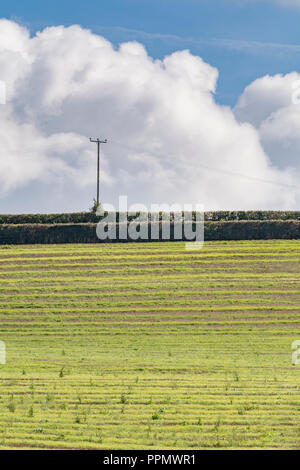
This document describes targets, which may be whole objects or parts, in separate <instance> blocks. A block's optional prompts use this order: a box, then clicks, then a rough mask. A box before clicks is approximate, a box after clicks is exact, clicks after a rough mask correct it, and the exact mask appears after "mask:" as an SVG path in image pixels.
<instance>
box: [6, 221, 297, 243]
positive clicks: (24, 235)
mask: <svg viewBox="0 0 300 470" xmlns="http://www.w3.org/2000/svg"><path fill="white" fill-rule="evenodd" d="M171 238H172V230H171ZM262 239H265V240H266V239H300V221H299V220H293V221H239V222H238V221H220V222H206V223H205V240H207V241H209V240H262ZM121 241H123V240H121ZM126 241H131V240H126ZM149 241H151V240H149ZM153 241H156V240H153ZM108 242H109V240H108ZM116 242H118V240H116ZM45 243H49V244H52V243H54V244H59V243H99V240H98V238H97V236H96V224H21V225H15V224H11V225H0V245H15V244H45Z"/></svg>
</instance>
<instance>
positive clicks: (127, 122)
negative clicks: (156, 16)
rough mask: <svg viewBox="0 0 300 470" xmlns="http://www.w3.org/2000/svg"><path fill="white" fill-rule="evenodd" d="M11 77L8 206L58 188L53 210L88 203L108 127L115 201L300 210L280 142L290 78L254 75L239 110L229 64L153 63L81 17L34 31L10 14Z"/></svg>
mask: <svg viewBox="0 0 300 470" xmlns="http://www.w3.org/2000/svg"><path fill="white" fill-rule="evenodd" d="M0 74H1V77H0V78H1V79H2V80H5V82H6V84H7V94H8V96H7V98H8V101H7V105H1V106H0V141H1V148H0V184H1V191H0V196H1V199H0V209H1V212H3V211H4V210H5V208H6V207H8V208H12V209H14V207H16V210H17V206H16V204H18V210H22V211H29V210H31V209H32V210H33V209H36V207H37V187H39V188H42V187H43V188H45V187H46V188H47V191H46V195H45V193H44V192H43V191H42V190H41V191H40V193H39V194H40V199H39V200H38V203H39V206H38V207H39V208H40V209H39V210H41V211H47V210H53V209H56V210H79V209H87V207H88V205H90V203H91V198H92V196H93V195H94V192H95V191H94V187H95V184H94V183H95V164H96V162H95V160H96V155H95V151H96V148H95V146H92V144H90V143H89V140H88V138H89V137H90V136H98V135H99V136H100V137H103V138H105V137H106V138H108V140H109V142H108V144H107V145H106V146H103V154H102V155H103V159H102V168H101V170H102V173H101V181H102V182H101V193H102V200H103V201H104V202H107V203H109V202H112V203H114V202H116V200H117V198H118V196H119V195H124V194H125V195H128V196H129V202H140V203H147V204H150V203H151V202H153V203H158V202H164V203H172V202H173V203H175V202H179V203H190V202H192V203H196V202H197V203H202V204H204V205H205V207H206V209H226V208H227V209H239V208H242V209H256V208H278V209H280V208H293V207H296V204H297V189H296V188H295V187H294V186H296V185H297V181H298V177H297V172H295V171H294V170H293V169H291V168H290V167H291V165H290V162H289V157H288V156H287V152H286V151H285V152H284V153H283V154H282V157H281V160H280V158H279V156H278V142H277V143H276V139H277V141H278V140H280V143H281V144H282V145H283V142H285V144H284V145H286V144H287V143H289V142H292V139H293V138H295V135H294V132H296V127H297V123H296V121H297V118H296V117H295V116H294V114H295V113H296V114H297V113H298V111H299V110H298V108H297V107H296V106H294V108H292V107H291V105H290V104H287V103H288V100H289V91H288V86H289V85H284V86H282V85H281V79H280V80H279V82H280V83H279V82H278V79H277V78H276V77H275V78H274V77H273V78H272V77H265V78H264V79H262V83H263V85H261V84H260V82H254V83H253V84H252V85H251V86H250V87H249V88H248V89H247V90H245V93H244V95H243V96H242V97H241V99H240V102H239V103H238V105H237V107H236V109H235V110H234V112H233V110H232V109H230V108H229V107H225V106H220V105H219V104H217V103H216V101H215V99H214V93H215V91H216V87H217V80H218V70H217V69H216V68H214V67H212V66H210V65H209V64H207V63H205V62H204V61H203V60H202V59H201V58H200V57H197V56H193V55H192V54H190V52H189V51H179V52H176V53H174V54H172V55H170V56H167V57H165V59H164V60H162V61H161V60H153V59H152V58H151V57H149V55H148V54H147V52H146V50H145V48H144V47H143V45H141V44H139V43H137V42H130V43H124V44H121V45H120V46H119V47H118V48H117V49H116V48H114V47H113V45H112V44H111V43H110V42H109V41H107V40H106V39H105V38H103V37H101V36H99V35H96V34H93V33H92V32H90V31H89V30H86V29H83V28H81V27H80V26H76V25H74V26H71V27H63V26H60V27H51V28H46V29H45V30H43V31H42V32H40V33H38V34H36V35H35V36H34V37H30V35H29V33H28V31H27V30H26V28H23V27H21V26H19V25H17V24H16V23H14V22H11V21H8V20H1V21H0ZM295 78H296V75H293V76H292V77H290V78H285V80H286V81H289V83H290V82H291V81H293V80H294V79H295ZM251 87H252V88H251ZM274 97H275V98H274ZM274 99H275V102H274ZM286 107H287V108H288V109H287V110H286V113H287V114H288V116H286V115H284V111H283V110H284V109H285V108H286ZM258 108H259V109H258ZM296 108H297V109H296ZM276 113H278V114H277V115H276ZM280 113H281V114H280ZM274 116H276V119H277V122H276V119H275V118H274ZM293 116H294V117H293ZM272 119H275V120H273V121H272ZM281 122H284V123H285V125H286V130H285V132H283V130H282V129H281V130H282V133H281V134H280V135H279V134H278V132H277V131H276V126H279V127H280V123H281ZM291 124H293V125H294V131H293V129H292V128H290V127H289V126H291ZM274 139H275V140H274ZM262 140H263V142H262ZM270 142H271V144H270ZM273 142H275V144H274V145H273ZM293 145H294V143H293ZM295 145H296V144H295ZM297 145H298V144H297ZM274 149H275V150H274ZM269 150H270V151H269ZM273 151H274V155H273V153H272V152H273ZM293 151H294V150H293ZM279 160H280V161H279ZM272 182H274V183H276V184H272ZM8 201H10V202H9V203H8ZM11 201H17V203H15V206H14V205H13V203H12V202H11Z"/></svg>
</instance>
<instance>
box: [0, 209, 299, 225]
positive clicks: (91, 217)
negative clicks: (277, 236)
mask: <svg viewBox="0 0 300 470" xmlns="http://www.w3.org/2000/svg"><path fill="white" fill-rule="evenodd" d="M117 216H118V214H117ZM175 216H176V217H178V216H180V214H176V215H175ZM190 216H192V217H193V220H195V213H190V214H185V218H187V217H190ZM205 220H207V221H221V220H300V212H295V211H294V212H293V211H248V212H247V211H219V212H206V213H205ZM98 221H99V217H97V216H96V215H95V214H94V213H92V212H74V213H70V214H27V215H26V214H19V215H0V225H1V224H18V225H19V224H87V223H97V222H98Z"/></svg>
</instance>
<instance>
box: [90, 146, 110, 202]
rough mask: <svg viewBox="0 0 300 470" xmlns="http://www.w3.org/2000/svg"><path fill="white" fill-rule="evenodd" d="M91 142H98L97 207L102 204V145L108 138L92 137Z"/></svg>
mask: <svg viewBox="0 0 300 470" xmlns="http://www.w3.org/2000/svg"><path fill="white" fill-rule="evenodd" d="M90 142H92V143H95V144H97V209H98V207H99V205H100V146H101V144H107V139H105V140H101V139H99V138H98V137H97V138H93V137H91V138H90Z"/></svg>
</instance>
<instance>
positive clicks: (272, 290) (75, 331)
mask: <svg viewBox="0 0 300 470" xmlns="http://www.w3.org/2000/svg"><path fill="white" fill-rule="evenodd" d="M299 306H300V241H281V240H278V241H256V242H212V243H206V244H205V247H204V249H203V250H201V251H199V252H198V251H196V252H188V251H185V249H184V243H143V244H142V243H136V244H134V243H129V244H95V245H56V246H55V245H51V246H37V245H36V246H18V247H9V246H7V247H5V246H4V247H0V315H1V326H0V340H2V341H5V343H6V348H7V364H6V365H0V449H6V448H9V449H13V448H18V449H19V448H37V449H38V448H41V449H48V448H49V449H68V448H72V449H74V448H76V449H79V448H86V449H130V450H132V449H206V448H208V449H210V448H227V449H230V448H233V449H238V448H243V449H247V448H267V449H276V448H284V449H299V448H300V419H299V418H300V393H299V392H300V365H299V366H293V365H292V361H291V354H292V350H291V343H292V342H293V341H294V340H297V339H300V313H299Z"/></svg>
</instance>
